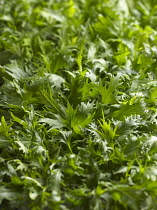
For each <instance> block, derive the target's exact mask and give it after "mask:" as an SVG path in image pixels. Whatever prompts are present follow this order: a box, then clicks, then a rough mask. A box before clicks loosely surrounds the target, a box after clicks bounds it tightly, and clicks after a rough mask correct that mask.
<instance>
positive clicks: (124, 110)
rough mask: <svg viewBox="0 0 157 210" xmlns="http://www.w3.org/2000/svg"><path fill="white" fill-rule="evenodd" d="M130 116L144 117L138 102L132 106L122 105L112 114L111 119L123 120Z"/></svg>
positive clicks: (140, 104)
mask: <svg viewBox="0 0 157 210" xmlns="http://www.w3.org/2000/svg"><path fill="white" fill-rule="evenodd" d="M131 115H145V113H144V106H143V104H142V103H141V102H140V101H138V102H136V103H135V104H133V105H129V104H126V105H123V106H122V107H121V108H120V110H118V111H115V112H114V113H113V114H112V117H113V118H115V119H118V120H123V119H124V118H125V117H129V116H131Z"/></svg>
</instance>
